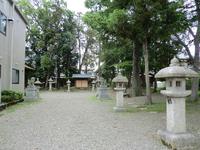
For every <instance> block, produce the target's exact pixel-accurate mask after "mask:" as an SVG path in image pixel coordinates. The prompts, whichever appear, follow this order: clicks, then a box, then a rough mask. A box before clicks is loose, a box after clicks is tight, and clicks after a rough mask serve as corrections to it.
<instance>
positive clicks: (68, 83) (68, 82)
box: [67, 79, 71, 92]
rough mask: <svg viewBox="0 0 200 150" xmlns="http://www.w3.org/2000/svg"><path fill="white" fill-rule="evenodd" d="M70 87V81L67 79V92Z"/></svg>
mask: <svg viewBox="0 0 200 150" xmlns="http://www.w3.org/2000/svg"><path fill="white" fill-rule="evenodd" d="M70 85H71V81H70V80H69V79H68V80H67V92H70Z"/></svg>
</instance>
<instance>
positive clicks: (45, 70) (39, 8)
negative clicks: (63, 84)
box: [17, 0, 78, 81]
mask: <svg viewBox="0 0 200 150" xmlns="http://www.w3.org/2000/svg"><path fill="white" fill-rule="evenodd" d="M17 5H18V6H19V8H20V10H21V11H22V12H23V14H24V15H25V16H26V17H27V18H28V21H29V26H28V30H27V37H26V42H27V45H28V46H27V48H26V63H27V64H28V65H30V66H33V67H34V68H35V73H34V74H32V76H37V77H40V79H41V80H43V81H46V80H47V78H49V76H55V74H54V70H55V68H57V76H59V74H60V73H64V74H66V75H68V74H69V75H70V74H72V73H74V72H76V65H77V60H78V55H77V53H76V51H74V49H75V47H76V29H75V27H76V22H75V19H74V14H73V13H72V12H71V11H70V10H68V9H67V7H66V3H65V2H64V1H63V0H55V1H46V0H41V1H38V2H36V1H33V2H32V3H30V2H29V1H27V0H19V1H18V4H17Z"/></svg>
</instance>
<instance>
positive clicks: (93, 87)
mask: <svg viewBox="0 0 200 150" xmlns="http://www.w3.org/2000/svg"><path fill="white" fill-rule="evenodd" d="M95 84H96V82H95V81H94V80H93V81H92V92H94V91H95Z"/></svg>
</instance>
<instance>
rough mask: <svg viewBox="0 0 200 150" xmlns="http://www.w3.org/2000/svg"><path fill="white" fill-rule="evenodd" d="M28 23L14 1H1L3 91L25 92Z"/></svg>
mask: <svg viewBox="0 0 200 150" xmlns="http://www.w3.org/2000/svg"><path fill="white" fill-rule="evenodd" d="M26 25H27V21H26V19H25V18H24V17H23V15H22V14H21V13H20V11H19V9H18V8H17V7H16V6H15V4H14V2H13V0H0V76H1V81H0V85H1V89H2V90H15V91H20V92H23V91H24V74H25V68H24V66H25V37H26V35H25V32H26Z"/></svg>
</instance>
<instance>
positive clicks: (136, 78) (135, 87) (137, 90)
mask: <svg viewBox="0 0 200 150" xmlns="http://www.w3.org/2000/svg"><path fill="white" fill-rule="evenodd" d="M139 50H140V46H138V45H137V44H136V43H135V44H134V46H133V58H132V59H133V68H132V78H131V85H132V88H131V96H133V97H135V96H141V95H142V89H141V84H140V74H139V62H140V57H139V54H138V52H139Z"/></svg>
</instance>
